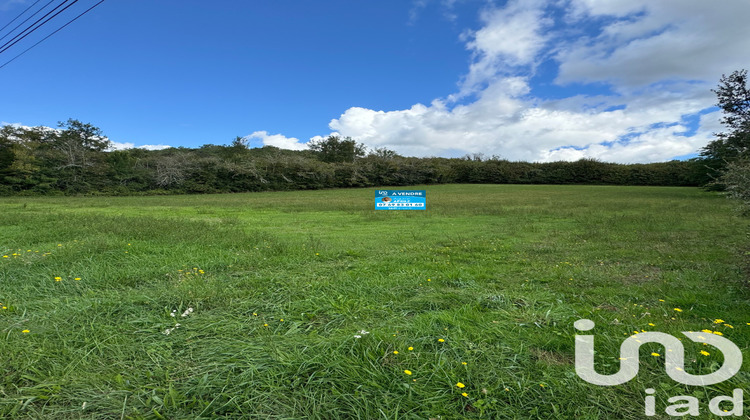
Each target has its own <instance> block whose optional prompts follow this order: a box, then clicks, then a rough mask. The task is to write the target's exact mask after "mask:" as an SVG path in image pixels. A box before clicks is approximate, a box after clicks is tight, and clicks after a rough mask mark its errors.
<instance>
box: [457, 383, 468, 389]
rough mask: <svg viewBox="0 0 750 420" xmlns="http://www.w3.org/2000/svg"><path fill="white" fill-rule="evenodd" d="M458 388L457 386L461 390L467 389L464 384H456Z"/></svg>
mask: <svg viewBox="0 0 750 420" xmlns="http://www.w3.org/2000/svg"><path fill="white" fill-rule="evenodd" d="M456 386H457V387H459V388H464V387H466V385H464V384H463V383H461V382H459V383H457V384H456Z"/></svg>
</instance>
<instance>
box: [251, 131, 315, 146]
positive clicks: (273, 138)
mask: <svg viewBox="0 0 750 420" xmlns="http://www.w3.org/2000/svg"><path fill="white" fill-rule="evenodd" d="M244 138H245V139H247V140H249V141H252V140H253V139H257V140H260V141H261V145H262V146H274V147H278V148H279V149H290V150H305V149H307V144H305V143H301V142H300V141H299V139H297V138H294V137H285V136H283V135H281V134H268V132H266V131H256V132H254V133H252V134H250V135H247V136H245V137H244Z"/></svg>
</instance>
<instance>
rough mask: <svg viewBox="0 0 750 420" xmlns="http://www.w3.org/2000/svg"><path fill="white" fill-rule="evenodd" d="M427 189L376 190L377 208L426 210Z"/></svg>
mask: <svg viewBox="0 0 750 420" xmlns="http://www.w3.org/2000/svg"><path fill="white" fill-rule="evenodd" d="M426 209H427V191H425V190H375V210H426Z"/></svg>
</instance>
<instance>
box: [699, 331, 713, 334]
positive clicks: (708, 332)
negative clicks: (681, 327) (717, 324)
mask: <svg viewBox="0 0 750 420" xmlns="http://www.w3.org/2000/svg"><path fill="white" fill-rule="evenodd" d="M701 332H704V333H706V334H711V333H712V332H713V331H711V330H701Z"/></svg>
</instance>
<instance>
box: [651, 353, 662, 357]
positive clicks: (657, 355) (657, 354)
mask: <svg viewBox="0 0 750 420" xmlns="http://www.w3.org/2000/svg"><path fill="white" fill-rule="evenodd" d="M651 355H652V356H654V357H659V356H661V354H659V353H651Z"/></svg>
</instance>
